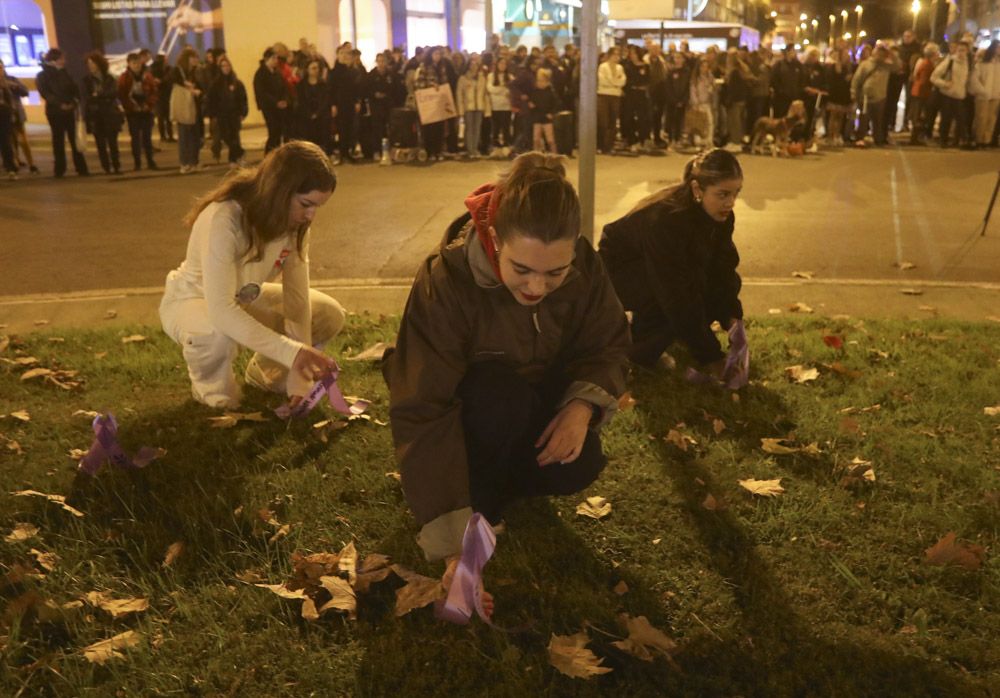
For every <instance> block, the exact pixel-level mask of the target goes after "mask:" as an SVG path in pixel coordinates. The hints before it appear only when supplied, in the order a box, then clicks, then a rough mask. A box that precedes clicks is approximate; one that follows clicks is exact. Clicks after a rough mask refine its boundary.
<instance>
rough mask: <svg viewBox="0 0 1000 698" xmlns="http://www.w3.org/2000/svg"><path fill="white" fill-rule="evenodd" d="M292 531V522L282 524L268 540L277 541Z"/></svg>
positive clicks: (270, 541)
mask: <svg viewBox="0 0 1000 698" xmlns="http://www.w3.org/2000/svg"><path fill="white" fill-rule="evenodd" d="M291 532H292V525H291V524H282V525H281V526H280V527H279V528H278V530H277V531H275V532H274V534H273V535H272V536H271V537H270V538H268V539H267V542H268V543H277V542H278V541H279V540H281V539H282V538H285V537H287V536H288V534H289V533H291Z"/></svg>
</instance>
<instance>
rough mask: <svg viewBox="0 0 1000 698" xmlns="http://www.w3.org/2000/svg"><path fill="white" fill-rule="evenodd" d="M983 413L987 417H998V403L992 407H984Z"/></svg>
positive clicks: (999, 415) (999, 413) (999, 406)
mask: <svg viewBox="0 0 1000 698" xmlns="http://www.w3.org/2000/svg"><path fill="white" fill-rule="evenodd" d="M983 414H985V415H986V416H987V417H1000V405H995V406H993V407H984V408H983Z"/></svg>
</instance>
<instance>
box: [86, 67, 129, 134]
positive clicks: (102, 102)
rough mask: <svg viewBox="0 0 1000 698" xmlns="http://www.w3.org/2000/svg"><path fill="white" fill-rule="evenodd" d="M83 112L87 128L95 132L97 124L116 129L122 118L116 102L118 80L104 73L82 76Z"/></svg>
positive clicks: (112, 129)
mask: <svg viewBox="0 0 1000 698" xmlns="http://www.w3.org/2000/svg"><path fill="white" fill-rule="evenodd" d="M83 100H84V101H83V104H84V110H83V113H84V114H85V115H86V119H87V130H88V131H90V132H91V133H95V132H96V130H97V127H98V126H102V127H103V128H104V129H105V130H110V131H118V130H119V129H121V127H122V121H123V119H124V116H123V113H122V110H121V108H120V107H119V104H118V81H117V80H115V79H114V78H113V77H111V76H110V75H108V74H107V73H105V74H104V75H102V76H101V77H99V78H98V77H94V76H93V75H91V74H87V75H85V76H84V77H83Z"/></svg>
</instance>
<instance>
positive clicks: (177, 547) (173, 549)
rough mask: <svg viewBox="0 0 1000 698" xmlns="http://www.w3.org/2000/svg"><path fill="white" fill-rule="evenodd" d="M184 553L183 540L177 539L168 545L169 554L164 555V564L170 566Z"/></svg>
mask: <svg viewBox="0 0 1000 698" xmlns="http://www.w3.org/2000/svg"><path fill="white" fill-rule="evenodd" d="M183 554H184V543H183V541H176V542H175V543H171V544H170V545H168V546H167V554H166V555H164V556H163V566H164V567H170V566H171V565H173V564H174V563H175V562H177V558H179V557H180V556H181V555H183Z"/></svg>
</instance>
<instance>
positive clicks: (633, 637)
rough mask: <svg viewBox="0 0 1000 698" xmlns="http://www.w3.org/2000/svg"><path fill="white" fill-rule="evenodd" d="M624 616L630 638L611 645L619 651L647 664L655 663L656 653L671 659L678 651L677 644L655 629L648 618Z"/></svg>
mask: <svg viewBox="0 0 1000 698" xmlns="http://www.w3.org/2000/svg"><path fill="white" fill-rule="evenodd" d="M622 615H623V617H624V619H625V627H626V628H628V638H626V639H624V640H619V641H617V642H612V643H611V644H612V645H614V646H615V647H617V648H618V649H620V650H624V651H625V652H628V653H629V654H631V655H632V656H633V657H638V658H639V659H642V660H643V661H646V662H651V661H653V653H654V652H656V653H659V654H662V655H663V656H664V657H667V658H668V659H669V658H670V655H671V653H672V652H674V651H675V650H676V649H677V643H676V642H674V641H673V640H671V639H670V638H669V637H667V635H666V634H665V633H663V632H662V631H660V630H657V629H656V628H654V627H653V626H652V625H651V624H650V622H649V620H648V619H647V618H646V616H638V617H636V618H633V617H631V616H629V615H628V614H622Z"/></svg>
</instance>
